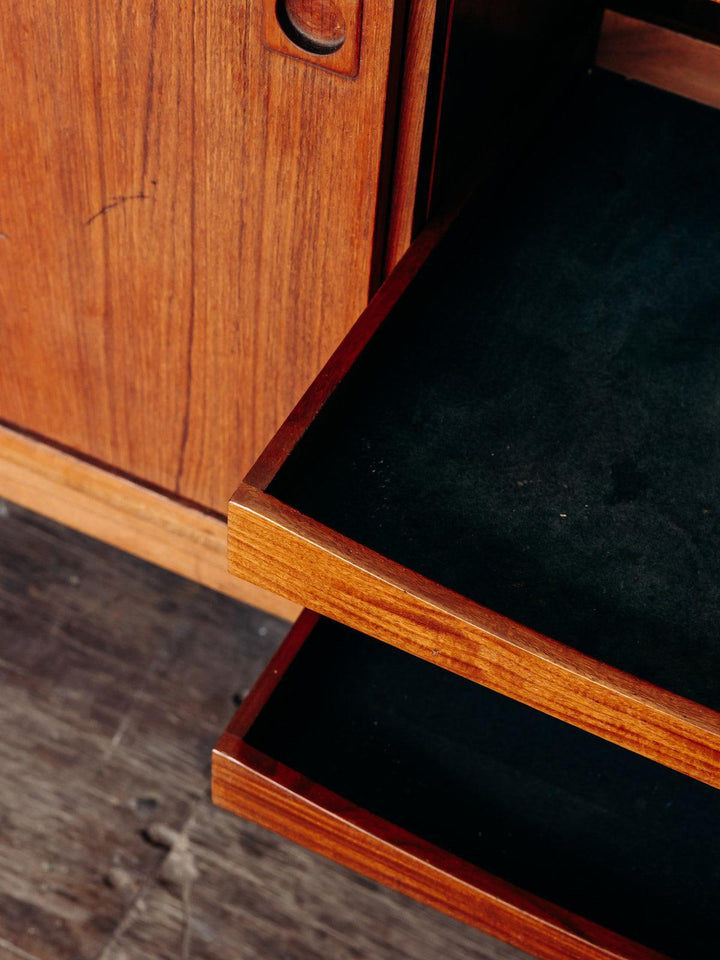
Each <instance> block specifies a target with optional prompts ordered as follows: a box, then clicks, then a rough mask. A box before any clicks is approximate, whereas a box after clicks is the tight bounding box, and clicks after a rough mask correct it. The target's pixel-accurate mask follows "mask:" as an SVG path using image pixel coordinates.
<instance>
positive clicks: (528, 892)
mask: <svg viewBox="0 0 720 960" xmlns="http://www.w3.org/2000/svg"><path fill="white" fill-rule="evenodd" d="M718 42H720V6H718V5H715V4H714V3H713V2H711V0H688V2H680V0H653V2H649V3H646V4H645V3H633V4H632V5H627V6H622V7H621V8H618V10H617V11H609V10H603V9H602V7H601V6H599V5H597V4H595V3H594V2H590V0H572V2H570V0H542V2H531V0H518V2H516V3H512V4H504V3H500V2H498V0H477V2H473V0H433V2H421V0H406V2H401V0H397V2H395V3H394V4H391V3H380V2H379V0H322V2H318V0H277V2H275V0H253V2H248V3H232V4H230V3H226V2H221V3H219V4H215V5H212V4H211V5H207V4H200V3H196V2H195V0H191V2H189V3H188V4H171V3H169V2H165V0H141V2H140V3H139V4H138V3H135V4H133V5H129V4H125V3H122V4H120V5H116V6H115V7H114V8H113V9H106V8H105V7H103V5H101V4H99V3H90V4H89V5H87V6H86V7H84V8H83V9H82V10H80V9H78V8H76V6H73V5H72V4H70V3H68V2H67V0H52V2H51V3H50V4H48V3H45V4H40V3H38V2H37V0H11V2H10V5H9V7H8V9H7V11H5V13H4V15H3V21H2V24H0V79H1V80H2V82H1V83H0V97H2V98H3V105H2V113H1V114H0V160H1V164H0V169H1V170H2V177H1V179H0V338H1V343H2V349H3V360H2V363H1V364H0V420H1V421H2V422H1V423H0V495H2V496H6V497H8V498H9V499H13V500H16V501H17V502H19V503H21V504H24V505H26V506H28V507H30V508H32V509H35V510H38V511H40V512H44V513H46V514H48V515H50V516H53V517H55V518H56V519H59V520H61V521H62V522H65V523H68V524H70V525H72V526H75V527H77V528H78V529H80V530H82V531H84V532H87V533H90V534H92V535H95V536H99V537H102V538H104V539H106V540H108V541H109V542H112V543H114V544H115V545H117V546H120V547H122V548H124V549H127V550H130V551H132V552H135V553H137V554H139V555H140V556H143V557H145V558H146V559H149V560H152V561H153V562H156V563H159V564H162V565H165V566H167V567H169V568H171V569H174V570H176V571H177V572H179V573H182V574H183V575H185V576H189V577H192V578H194V579H197V580H198V581H200V582H202V583H205V584H206V585H208V586H211V587H213V588H215V589H218V590H221V591H224V592H226V593H229V594H230V595H233V596H236V597H238V598H240V599H243V600H246V601H249V602H251V603H255V604H257V605H260V606H263V607H265V608H266V609H268V610H272V611H274V612H276V613H278V614H281V615H284V616H286V617H288V618H290V617H294V616H295V615H296V613H297V612H299V610H300V609H301V608H302V607H307V608H309V609H310V610H312V611H315V612H314V613H310V612H309V611H306V612H305V613H303V614H302V615H301V617H300V619H299V620H298V622H297V624H296V626H295V627H294V628H293V629H292V630H291V632H290V634H289V636H288V638H287V640H286V641H285V643H284V644H283V645H282V646H281V648H280V650H279V651H278V653H277V654H276V656H275V658H274V659H273V661H272V662H271V663H270V664H269V665H268V667H267V669H266V671H265V672H264V673H263V675H262V677H261V678H260V680H259V681H258V684H257V686H256V687H255V688H254V690H253V691H252V692H251V694H250V695H249V696H248V698H247V699H246V701H245V702H244V703H243V705H242V706H241V708H240V710H239V711H238V713H237V715H236V717H235V718H234V719H233V721H232V722H231V724H230V726H229V727H228V730H227V731H226V733H225V734H224V735H223V736H222V737H221V739H220V741H219V743H218V746H217V748H216V751H215V754H214V760H213V790H214V796H215V799H216V801H217V802H218V803H220V804H221V805H223V806H225V807H226V808H228V809H230V810H232V811H234V812H236V813H239V814H241V815H244V816H247V817H251V818H253V819H255V820H257V821H258V822H260V823H263V824H265V825H267V826H269V827H271V828H273V829H276V830H278V831H280V832H282V833H285V834H286V835H288V836H290V837H291V838H293V839H295V840H297V841H299V842H301V843H305V844H306V845H307V846H309V847H311V848H313V849H315V850H318V851H320V852H321V853H323V854H325V855H328V856H331V857H333V858H335V859H337V860H339V861H340V862H343V863H345V864H348V865H350V866H352V867H354V868H356V869H358V870H360V871H362V872H365V873H366V874H367V875H369V876H371V877H374V878H376V879H378V880H380V881H382V882H385V883H387V884H389V885H390V886H393V887H395V888H397V889H399V890H401V891H403V892H405V893H408V894H409V895H411V896H415V897H418V898H419V899H421V900H424V901H425V902H427V903H430V904H432V905H433V906H436V907H437V908H439V909H442V910H445V911H446V912H448V913H450V914H452V915H454V916H456V917H459V918H460V919H462V920H464V921H465V922H468V923H473V924H475V925H477V926H479V927H481V928H483V929H485V930H488V931H489V932H491V933H493V934H494V935H496V936H498V937H501V938H503V939H506V940H508V941H509V942H511V943H513V944H514V945H516V946H518V947H520V948H521V949H524V950H527V951H528V952H530V953H533V954H535V955H537V956H538V957H540V958H544V960H568V958H569V960H574V958H577V960H583V958H597V960H600V958H603V960H610V958H616V960H619V958H627V960H630V958H638V960H639V958H646V960H649V958H653V957H674V958H676V960H680V958H683V960H684V958H688V960H689V958H691V957H692V958H695V957H697V956H701V955H702V956H706V955H711V952H712V949H713V946H712V945H713V944H714V943H715V937H714V931H713V924H714V918H715V917H716V916H717V913H718V910H719V909H720V794H719V793H718V787H720V713H719V712H718V711H720V700H719V699H718V676H719V675H720V673H719V671H720V651H719V650H718V645H717V639H716V636H715V634H716V624H717V613H718V612H720V602H718V601H717V598H716V594H717V591H718V590H719V589H720V570H718V569H717V560H716V558H717V556H720V542H718V540H717V538H718V537H720V533H718V530H719V529H720V528H718V527H717V515H718V514H717V511H718V509H720V504H719V503H718V495H717V489H716V483H715V480H714V478H715V477H717V475H718V469H720V462H716V461H717V457H718V453H717V451H718V449H720V448H718V443H717V436H718V430H720V415H719V414H718V405H717V389H718V387H719V386H720V381H719V380H718V370H720V356H718V355H717V350H718V344H719V343H720V329H718V318H717V310H716V305H717V303H718V294H717V282H718V281H717V275H718V273H717V263H718V262H720V213H719V212H718V205H717V202H716V199H715V198H716V196H717V187H716V184H717V179H718V178H717V171H718V160H717V157H719V156H720V114H718V113H717V112H716V111H715V110H714V109H713V108H717V107H720V52H719V48H718V46H716V43H718ZM473 190H474V192H472V191H473ZM471 192H472V197H471ZM368 301H369V305H368ZM358 317H359V319H357V318H358ZM328 358H329V359H328ZM263 449H264V452H262V455H261V456H259V459H258V455H259V454H261V451H263ZM249 468H251V469H250V472H249V473H248V472H247V471H248V469H249ZM245 474H247V476H246V479H245V481H244V482H243V484H242V485H241V486H240V488H239V490H238V491H237V492H236V493H235V495H234V496H233V498H232V502H231V503H230V511H229V521H227V522H226V503H227V499H228V497H229V496H230V495H231V493H232V490H233V489H234V487H235V486H236V485H237V481H238V478H239V477H242V476H243V475H245ZM228 528H229V540H228V544H229V564H230V572H229V573H228V572H227V571H226V568H225V564H226V534H227V532H228Z"/></svg>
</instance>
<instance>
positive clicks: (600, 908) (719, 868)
mask: <svg viewBox="0 0 720 960" xmlns="http://www.w3.org/2000/svg"><path fill="white" fill-rule="evenodd" d="M213 791H214V799H215V801H216V802H217V803H219V804H220V805H221V806H224V807H226V808H227V809H229V810H231V811H233V812H234V813H238V814H241V815H242V816H245V817H248V818H250V819H253V820H255V821H257V822H259V823H261V824H263V825H265V826H268V827H270V828H272V829H273V830H276V831H278V832H280V833H283V834H285V835H286V836H288V837H290V838H292V839H293V840H296V841H298V842H300V843H302V844H304V845H306V846H308V847H310V848H311V849H314V850H316V851H318V852H320V853H322V854H324V855H325V856H328V857H330V858H332V859H335V860H338V861H339V862H341V863H343V864H346V865H348V866H351V867H353V868H355V869H357V870H359V871H361V872H362V873H365V874H367V875H368V876H370V877H373V878H374V879H376V880H379V881H381V882H382V883H385V884H387V885H389V886H392V887H394V888H396V889H398V890H401V891H402V892H404V893H406V894H409V895H410V896H413V897H415V898H416V899H420V900H422V901H425V902H427V903H429V904H431V905H433V906H435V907H437V908H439V909H441V910H444V911H446V912H447V913H449V914H451V915H453V916H455V917H458V918H460V919H462V920H464V921H466V922H468V923H471V924H474V925H476V926H478V927H481V928H483V929H485V930H487V931H488V932H490V933H493V934H496V935H498V936H501V937H503V938H504V939H506V940H508V941H510V942H511V943H513V944H515V945H516V946H518V947H520V948H522V949H524V950H527V951H529V952H531V953H533V954H535V955H537V956H538V957H541V958H546V960H575V958H611V957H612V958H620V957H623V958H650V957H657V956H664V955H668V956H672V957H675V958H678V960H691V958H692V960H696V958H698V957H701V956H702V957H705V956H708V957H709V956H712V955H713V953H714V950H715V949H716V919H717V916H718V911H719V910H720V834H719V832H718V830H717V824H718V823H719V822H720V793H718V791H716V790H713V789H712V788H710V787H708V786H705V785H704V784H700V783H697V782H696V781H694V780H691V779H690V778H687V777H684V776H682V775H680V774H678V773H676V772H674V771H671V770H668V769H667V768H665V767H663V766H661V765H659V764H656V763H653V762H652V761H649V760H646V759H644V758H642V757H639V756H637V755H636V754H633V753H631V752H629V751H626V750H624V749H621V748H619V747H617V746H615V745H613V744H609V743H607V742H605V741H603V740H600V739H599V738H596V737H593V736H591V735H589V734H587V733H585V732H583V731H580V730H577V729H575V728H573V727H571V726H569V725H567V724H564V723H562V722H560V721H558V720H555V719H553V718H551V717H548V716H546V715H544V714H542V713H539V712H537V711H534V710H531V709H529V708H527V707H525V706H522V705H520V704H518V703H515V702H513V701H511V700H509V699H507V698H505V697H503V696H500V695H498V694H496V693H493V692H491V691H489V690H487V689H484V688H482V687H481V686H479V685H477V684H473V683H470V682H469V681H467V680H465V679H463V678H460V677H458V676H455V675H453V674H451V673H449V672H447V671H444V670H441V669H439V668H438V667H435V666H432V665H430V664H428V663H426V662H424V661H422V660H420V659H418V658H416V657H412V656H410V655H409V654H407V653H405V652H403V651H400V650H397V649H393V648H392V647H390V646H388V645H386V644H382V643H379V642H378V641H376V640H373V639H370V638H368V637H366V636H364V635H362V634H360V633H357V632H356V631H353V630H351V629H349V628H347V627H343V626H340V625H338V624H336V623H333V622H332V621H328V620H323V619H318V617H317V616H316V615H314V614H310V613H305V614H304V615H303V616H302V617H301V619H300V620H299V621H298V623H297V625H296V626H295V627H294V629H293V630H292V631H291V633H290V635H289V636H288V638H287V639H286V640H285V642H284V644H283V645H282V647H281V648H280V650H279V652H278V653H277V654H276V656H275V657H274V659H273V660H272V662H271V663H270V664H269V666H268V667H267V669H266V671H265V673H264V674H263V675H262V677H261V678H260V680H259V681H258V683H257V685H256V687H255V688H254V690H253V691H252V692H251V694H250V695H249V696H248V698H247V699H246V701H245V702H244V703H243V705H242V707H241V708H240V710H239V711H238V713H237V714H236V716H235V718H234V720H233V721H232V723H231V724H230V726H229V727H228V730H227V732H226V733H225V735H224V736H223V737H222V739H221V740H220V742H219V744H218V746H217V748H216V750H215V754H214V757H213ZM626 938H627V939H626ZM633 941H636V942H633ZM640 943H642V944H644V945H643V946H640V945H639V944H640ZM655 951H660V952H659V953H656V952H655Z"/></svg>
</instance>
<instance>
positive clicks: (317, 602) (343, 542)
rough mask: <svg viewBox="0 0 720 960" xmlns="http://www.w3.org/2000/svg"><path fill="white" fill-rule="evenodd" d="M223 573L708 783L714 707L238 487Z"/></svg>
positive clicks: (716, 734) (713, 756) (718, 746)
mask: <svg viewBox="0 0 720 960" xmlns="http://www.w3.org/2000/svg"><path fill="white" fill-rule="evenodd" d="M228 554H229V562H230V570H231V571H233V572H235V573H237V575H238V576H240V577H243V578H244V579H247V580H251V581H252V582H253V583H256V584H258V585H259V586H262V587H264V588H266V589H269V590H274V591H276V592H277V593H280V594H281V595H282V596H285V597H287V598H288V599H290V600H293V601H294V602H296V603H301V604H305V605H306V606H308V607H309V608H310V609H312V610H315V611H317V612H318V613H321V614H323V615H325V616H328V617H331V618H332V619H334V620H339V621H340V622H342V623H345V624H347V625H348V626H351V627H354V628H355V629H357V630H360V631H362V632H363V633H367V634H369V635H370V636H373V637H376V638H377V639H379V640H384V641H385V642H387V643H391V644H393V645H394V646H396V647H399V648H401V649H403V650H407V651H408V652H410V653H412V654H414V655H416V656H419V657H422V658H424V659H425V660H428V661H429V662H431V663H434V664H436V665H437V666H440V667H442V668H444V669H446V670H452V671H453V672H454V673H457V674H460V675H461V676H464V677H467V678H468V679H470V680H473V681H475V682H477V683H482V684H483V685H484V686H487V687H490V688H491V689H493V690H497V691H498V692H499V693H502V694H505V695H506V696H509V697H512V698H513V699H515V700H519V701H521V702H522V703H526V704H528V706H531V707H534V708H536V709H539V710H543V711H544V712H546V713H549V714H551V715H552V716H555V717H558V718H559V719H560V720H564V721H566V722H568V723H572V724H574V725H575V726H578V727H581V728H582V729H584V730H587V731H589V732H590V733H593V734H596V735H597V736H600V737H603V738H604V739H606V740H610V741H611V742H613V743H617V744H619V745H620V746H622V747H626V748H627V749H629V750H633V751H635V752H636V753H640V754H642V755H643V756H646V757H649V758H650V759H651V760H656V761H658V762H659V763H663V764H665V765H666V766H669V767H672V768H674V769H675V770H679V771H680V772H681V773H685V774H687V775H688V776H691V777H695V778H696V779H698V780H702V781H704V782H705V783H708V784H710V785H712V786H715V787H720V717H719V716H718V715H717V714H716V713H715V711H713V710H710V709H708V708H706V707H702V706H700V705H699V704H696V703H693V702H692V701H689V700H686V699H684V698H682V697H679V696H676V695H675V694H671V693H668V692H667V691H665V690H661V689H660V688H658V687H655V686H653V685H652V684H650V683H647V682H645V681H643V680H640V679H638V678H636V677H633V676H631V675H629V674H626V673H623V672H622V671H620V670H617V669H614V668H613V667H609V666H607V665H605V664H601V663H599V662H598V661H596V660H593V659H591V658H590V657H587V656H584V655H583V654H580V653H578V652H577V651H574V650H571V649H570V648H568V647H565V646H563V645H562V644H560V643H557V642H556V641H553V640H551V639H548V638H547V637H544V636H541V635H540V634H537V633H535V632H534V631H532V630H529V629H527V628H526V627H523V626H521V625H519V624H517V623H514V622H512V621H510V620H507V619H506V618H504V617H502V616H500V615H499V614H496V613H494V612H493V611H491V610H488V609H486V608H484V607H481V606H479V605H478V604H476V603H473V602H472V601H470V600H467V599H466V598H464V597H461V596H459V595H458V594H455V593H453V591H451V590H448V589H447V588H445V587H442V586H440V585H439V584H437V583H434V582H432V581H430V580H427V579H426V578H424V577H421V576H419V575H418V574H416V573H414V572H413V571H410V570H407V569H405V568H404V567H402V566H400V565H399V564H397V563H395V562H393V561H391V560H388V559H387V558H386V557H382V556H380V555H378V554H376V553H374V552H373V551H372V550H369V549H367V548H366V547H363V546H362V545H361V544H358V543H355V542H353V541H350V540H348V539H347V538H346V537H343V536H342V535H340V534H338V533H337V532H336V531H332V530H329V529H328V528H326V527H323V526H322V524H319V523H317V522H316V521H314V520H312V519H311V518H309V517H305V516H302V515H301V514H299V513H298V512H297V511H295V510H293V509H292V508H290V507H288V506H287V505H286V504H282V503H280V502H279V501H277V500H275V499H274V498H272V497H270V496H269V495H268V494H266V493H264V492H262V491H260V490H257V489H255V488H254V487H251V486H249V485H245V486H243V487H241V488H240V490H239V491H238V492H237V493H236V494H235V497H234V499H233V502H232V503H231V505H230V515H229V538H228Z"/></svg>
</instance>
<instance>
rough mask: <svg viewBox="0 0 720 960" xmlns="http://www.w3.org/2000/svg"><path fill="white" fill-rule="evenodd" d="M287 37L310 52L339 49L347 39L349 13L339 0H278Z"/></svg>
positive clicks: (278, 14)
mask: <svg viewBox="0 0 720 960" xmlns="http://www.w3.org/2000/svg"><path fill="white" fill-rule="evenodd" d="M275 9H276V13H277V18H278V21H279V23H280V26H281V27H282V28H283V31H284V32H285V34H286V35H287V37H288V38H289V39H290V40H292V42H293V43H295V44H297V46H298V47H300V48H301V49H303V50H305V51H307V52H308V53H319V54H324V55H327V54H329V53H335V52H336V51H337V50H339V49H340V47H341V46H342V45H343V44H344V43H345V35H346V28H345V17H344V16H343V14H342V10H341V9H340V7H339V6H338V4H337V3H335V0H277V6H276V8H275Z"/></svg>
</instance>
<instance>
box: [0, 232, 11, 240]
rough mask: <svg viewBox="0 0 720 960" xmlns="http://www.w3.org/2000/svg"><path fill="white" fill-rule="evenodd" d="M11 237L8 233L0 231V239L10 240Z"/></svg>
mask: <svg viewBox="0 0 720 960" xmlns="http://www.w3.org/2000/svg"><path fill="white" fill-rule="evenodd" d="M9 239H10V237H9V236H8V235H7V234H6V233H0V240H9Z"/></svg>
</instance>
